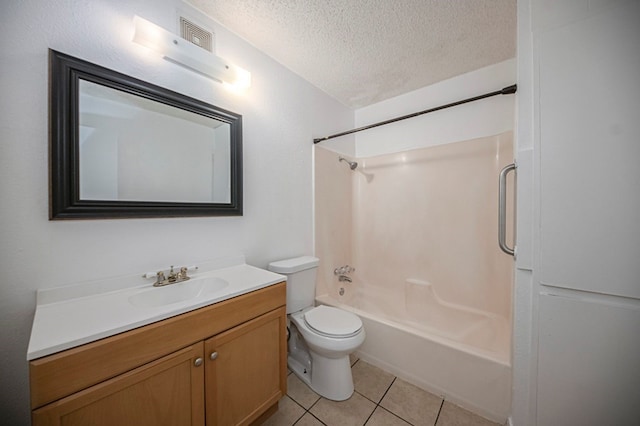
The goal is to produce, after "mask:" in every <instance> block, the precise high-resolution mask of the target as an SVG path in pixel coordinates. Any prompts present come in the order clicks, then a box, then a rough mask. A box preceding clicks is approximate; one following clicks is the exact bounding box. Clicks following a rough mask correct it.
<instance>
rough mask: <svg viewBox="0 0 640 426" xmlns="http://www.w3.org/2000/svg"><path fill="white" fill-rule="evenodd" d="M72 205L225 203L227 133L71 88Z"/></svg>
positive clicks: (143, 104) (84, 86)
mask: <svg viewBox="0 0 640 426" xmlns="http://www.w3.org/2000/svg"><path fill="white" fill-rule="evenodd" d="M78 122H79V135H78V136H79V139H78V142H79V173H80V199H82V200H112V201H168V202H196V203H198V202H209V203H211V202H213V203H229V202H230V201H231V188H230V175H231V169H230V164H231V160H230V125H229V124H228V123H223V122H221V121H218V120H216V119H213V118H210V117H205V116H202V115H199V114H195V113H193V112H190V111H186V110H183V109H179V108H176V107H173V106H170V105H166V104H162V103H159V102H155V101H152V100H149V99H146V98H142V97H139V96H134V95H132V94H130V93H126V92H122V91H120V90H116V89H113V88H110V87H107V86H102V85H98V84H95V83H92V82H90V81H87V80H82V79H80V80H79V121H78Z"/></svg>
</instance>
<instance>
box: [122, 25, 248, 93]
mask: <svg viewBox="0 0 640 426" xmlns="http://www.w3.org/2000/svg"><path fill="white" fill-rule="evenodd" d="M133 23H134V26H135V31H134V34H133V41H134V42H135V43H138V44H140V45H142V46H145V47H147V48H149V49H151V50H153V51H155V52H157V53H159V54H160V55H162V56H163V57H164V59H166V60H168V61H171V62H174V63H176V64H179V65H182V66H184V67H186V68H189V69H191V70H192V71H195V72H198V73H200V74H202V75H205V76H207V77H209V78H212V79H214V80H217V81H220V82H222V83H223V84H226V85H229V86H230V87H231V89H233V90H236V91H237V90H240V91H241V90H244V89H247V88H249V86H250V85H251V73H250V72H249V71H247V70H245V69H242V68H240V67H239V66H237V65H234V64H232V63H231V62H229V61H226V60H225V59H222V58H220V57H219V56H216V55H214V54H212V53H209V52H207V51H206V50H204V49H202V48H201V47H198V46H196V45H195V44H193V43H190V42H189V41H187V40H185V39H183V38H182V37H178V36H177V35H175V34H172V33H171V32H169V31H167V30H165V29H164V28H162V27H159V26H158V25H156V24H154V23H152V22H149V21H147V20H146V19H143V18H141V17H139V16H137V15H136V16H135V17H134V18H133Z"/></svg>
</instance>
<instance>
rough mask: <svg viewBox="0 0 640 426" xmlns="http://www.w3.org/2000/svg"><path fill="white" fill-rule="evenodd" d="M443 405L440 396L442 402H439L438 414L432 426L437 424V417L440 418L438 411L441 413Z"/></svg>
mask: <svg viewBox="0 0 640 426" xmlns="http://www.w3.org/2000/svg"><path fill="white" fill-rule="evenodd" d="M443 406H444V398H442V402H441V403H440V409H439V410H438V415H437V416H436V421H435V422H433V426H436V425H437V424H438V419H439V418H440V413H442V407H443Z"/></svg>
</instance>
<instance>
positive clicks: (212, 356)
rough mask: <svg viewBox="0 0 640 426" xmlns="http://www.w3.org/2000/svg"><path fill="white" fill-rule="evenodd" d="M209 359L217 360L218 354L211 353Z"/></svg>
mask: <svg viewBox="0 0 640 426" xmlns="http://www.w3.org/2000/svg"><path fill="white" fill-rule="evenodd" d="M209 358H210V359H211V361H213V360H214V359H216V358H218V352H211V355H209Z"/></svg>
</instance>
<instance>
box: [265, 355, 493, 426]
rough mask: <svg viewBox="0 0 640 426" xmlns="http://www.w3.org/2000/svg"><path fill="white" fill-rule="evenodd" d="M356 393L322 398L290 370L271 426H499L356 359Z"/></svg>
mask: <svg viewBox="0 0 640 426" xmlns="http://www.w3.org/2000/svg"><path fill="white" fill-rule="evenodd" d="M351 371H352V373H353V382H354V386H355V392H354V393H353V395H352V396H351V398H349V399H348V400H346V401H342V402H336V401H331V400H328V399H325V398H321V397H320V396H319V395H318V394H316V393H315V392H314V391H312V390H311V389H310V388H309V387H308V386H307V385H305V384H304V383H303V382H302V381H301V380H300V379H298V377H297V376H296V375H295V374H293V373H289V376H288V378H287V387H288V391H287V396H285V397H284V398H282V399H281V400H280V405H279V409H278V411H277V412H276V413H275V414H274V415H273V416H271V417H270V418H269V419H268V420H267V421H266V422H265V423H264V425H266V426H293V425H296V426H322V425H326V426H362V425H367V426H410V425H413V426H434V425H437V426H454V425H455V426H499V425H498V423H493V422H491V421H489V420H487V419H484V418H482V417H480V416H478V415H476V414H473V413H471V412H469V411H467V410H464V409H462V408H460V407H458V406H456V405H454V404H452V403H450V402H448V401H444V400H443V399H442V398H440V397H439V396H436V395H433V394H431V393H429V392H426V391H424V390H422V389H419V388H417V387H415V386H413V385H411V384H409V383H407V382H405V381H403V380H401V379H398V378H397V377H395V376H393V375H392V374H390V373H387V372H386V371H383V370H381V369H379V368H377V367H374V366H372V365H371V364H368V363H366V362H364V361H362V360H358V359H357V358H352V365H351Z"/></svg>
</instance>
